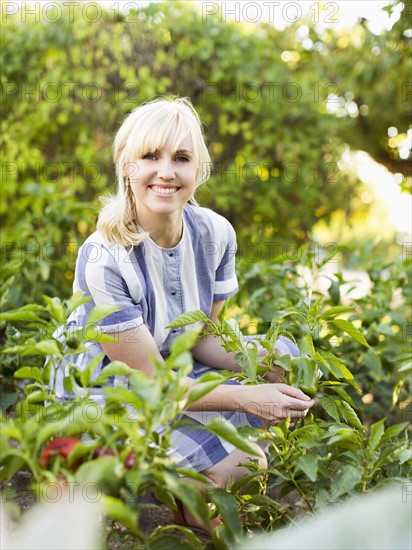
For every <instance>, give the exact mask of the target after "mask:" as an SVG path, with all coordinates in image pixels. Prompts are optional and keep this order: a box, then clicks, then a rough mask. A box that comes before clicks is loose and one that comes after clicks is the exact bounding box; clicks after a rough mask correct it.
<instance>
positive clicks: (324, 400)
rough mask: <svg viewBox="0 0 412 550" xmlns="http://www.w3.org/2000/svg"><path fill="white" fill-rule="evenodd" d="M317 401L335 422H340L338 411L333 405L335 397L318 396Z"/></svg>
mask: <svg viewBox="0 0 412 550" xmlns="http://www.w3.org/2000/svg"><path fill="white" fill-rule="evenodd" d="M318 401H319V403H320V404H321V406H322V408H323V409H324V410H325V411H326V412H327V413H328V415H329V416H331V417H332V418H333V420H335V421H336V422H340V416H339V411H338V409H337V407H336V405H335V399H334V398H332V397H326V396H323V397H318Z"/></svg>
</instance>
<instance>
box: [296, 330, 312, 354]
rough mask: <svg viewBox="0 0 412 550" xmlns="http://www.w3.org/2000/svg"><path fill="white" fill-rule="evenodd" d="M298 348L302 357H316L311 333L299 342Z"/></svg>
mask: <svg viewBox="0 0 412 550" xmlns="http://www.w3.org/2000/svg"><path fill="white" fill-rule="evenodd" d="M298 347H299V349H300V352H301V353H302V355H309V357H313V356H314V355H315V348H314V346H313V340H312V336H311V334H310V332H308V333H307V334H305V336H304V337H303V338H301V339H300V340H299V345H298Z"/></svg>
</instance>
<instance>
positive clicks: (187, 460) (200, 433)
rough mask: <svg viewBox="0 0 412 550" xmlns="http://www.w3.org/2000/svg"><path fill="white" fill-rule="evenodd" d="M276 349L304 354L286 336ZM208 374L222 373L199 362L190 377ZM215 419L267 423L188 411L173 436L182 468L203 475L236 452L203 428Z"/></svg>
mask: <svg viewBox="0 0 412 550" xmlns="http://www.w3.org/2000/svg"><path fill="white" fill-rule="evenodd" d="M254 338H255V337H254ZM275 346H276V348H277V349H279V350H281V351H282V352H283V353H287V354H288V355H290V356H292V357H298V356H299V355H300V352H299V349H298V348H297V347H296V345H295V344H294V343H293V342H292V341H291V340H289V339H288V338H286V337H283V336H282V337H280V338H279V339H278V340H277V342H276V344H275ZM207 372H218V370H217V369H213V368H211V367H208V366H207V365H204V364H203V363H200V362H197V361H195V362H194V365H193V370H192V372H191V373H190V375H189V376H191V377H192V378H200V377H201V376H202V375H204V374H206V373H207ZM225 384H232V385H239V384H240V382H237V381H235V380H228V381H227V382H225ZM215 418H217V419H220V420H223V421H225V422H230V423H231V424H233V426H235V427H240V426H245V425H249V426H253V427H254V428H259V427H261V426H262V425H263V423H264V422H263V421H262V420H261V419H259V418H258V417H256V416H254V415H253V414H248V413H242V412H232V411H229V412H221V411H212V410H204V411H186V412H185V414H183V415H182V420H184V421H185V422H184V424H185V425H184V426H182V427H181V428H178V429H176V430H174V431H173V432H172V437H171V443H172V449H171V456H173V457H174V458H175V460H176V462H177V466H178V467H179V468H191V469H194V470H196V471H198V472H202V471H203V470H207V469H208V468H211V467H212V466H214V465H215V464H217V463H218V462H220V461H221V460H223V459H224V458H226V457H227V456H228V455H229V454H230V453H232V452H233V451H234V450H236V447H235V446H234V445H232V444H231V443H229V442H228V441H225V440H224V439H222V438H221V437H219V436H217V435H215V434H213V433H211V432H209V431H207V430H205V429H204V428H201V426H205V425H207V424H208V423H209V422H210V421H211V420H213V419H215Z"/></svg>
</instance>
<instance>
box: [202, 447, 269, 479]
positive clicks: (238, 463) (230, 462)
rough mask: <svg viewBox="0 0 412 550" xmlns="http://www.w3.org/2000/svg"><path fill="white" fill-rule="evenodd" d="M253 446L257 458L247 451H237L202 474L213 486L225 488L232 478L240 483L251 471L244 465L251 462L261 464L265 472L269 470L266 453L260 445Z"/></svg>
mask: <svg viewBox="0 0 412 550" xmlns="http://www.w3.org/2000/svg"><path fill="white" fill-rule="evenodd" d="M253 446H254V448H255V451H256V456H255V455H253V456H252V455H251V454H250V453H246V452H245V451H241V450H240V449H236V450H235V451H233V452H232V453H230V454H229V455H228V456H227V457H226V458H224V459H223V460H221V461H220V462H218V463H217V464H215V465H214V466H212V467H211V468H208V469H207V470H204V471H203V472H202V473H203V474H204V475H205V476H206V477H208V478H209V479H210V480H211V482H212V484H213V485H215V486H218V487H224V486H225V485H226V484H227V483H228V482H229V480H230V479H231V478H233V479H234V480H235V481H238V480H239V479H241V478H242V477H243V476H244V475H246V474H247V473H249V469H248V468H247V467H246V466H242V464H245V463H247V462H250V461H251V460H257V461H258V463H259V467H260V468H261V469H262V470H265V469H266V468H267V460H266V456H265V453H264V452H263V451H262V449H261V448H260V447H259V445H257V444H254V445H253Z"/></svg>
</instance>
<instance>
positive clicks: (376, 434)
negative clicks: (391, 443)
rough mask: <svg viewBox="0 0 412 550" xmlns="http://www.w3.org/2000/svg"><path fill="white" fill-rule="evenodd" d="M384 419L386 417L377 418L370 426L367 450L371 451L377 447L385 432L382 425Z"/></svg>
mask: <svg viewBox="0 0 412 550" xmlns="http://www.w3.org/2000/svg"><path fill="white" fill-rule="evenodd" d="M385 420H386V418H382V420H378V422H375V424H372V426H371V428H370V430H371V435H370V438H369V451H370V452H371V453H372V452H373V451H375V450H376V449H377V448H378V446H379V443H380V441H381V439H382V436H383V434H384V432H385V426H384V423H385Z"/></svg>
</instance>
